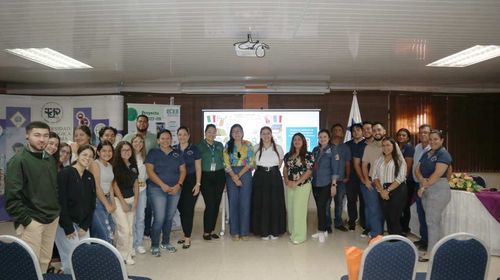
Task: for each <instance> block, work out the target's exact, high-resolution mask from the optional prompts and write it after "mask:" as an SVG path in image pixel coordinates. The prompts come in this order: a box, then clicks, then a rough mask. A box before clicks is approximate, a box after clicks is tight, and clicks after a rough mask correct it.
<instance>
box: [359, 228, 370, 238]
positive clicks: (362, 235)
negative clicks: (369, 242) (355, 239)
mask: <svg viewBox="0 0 500 280" xmlns="http://www.w3.org/2000/svg"><path fill="white" fill-rule="evenodd" d="M369 233H370V230H368V229H365V230H363V232H362V233H361V237H368V234H369Z"/></svg>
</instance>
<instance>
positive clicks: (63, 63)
mask: <svg viewBox="0 0 500 280" xmlns="http://www.w3.org/2000/svg"><path fill="white" fill-rule="evenodd" d="M6 51H7V52H8V53H11V54H13V55H17V56H19V57H22V58H24V59H27V60H31V61H33V62H36V63H40V64H43V65H45V66H48V67H50V68H54V69H88V68H92V66H90V65H87V64H85V63H82V62H80V61H78V60H76V59H73V58H71V57H69V56H66V55H64V54H62V53H60V52H57V51H55V50H53V49H49V48H42V49H36V48H30V49H6Z"/></svg>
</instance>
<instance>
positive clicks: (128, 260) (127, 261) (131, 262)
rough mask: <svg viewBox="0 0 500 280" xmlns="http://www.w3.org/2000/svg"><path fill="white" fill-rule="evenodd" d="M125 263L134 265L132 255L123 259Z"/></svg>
mask: <svg viewBox="0 0 500 280" xmlns="http://www.w3.org/2000/svg"><path fill="white" fill-rule="evenodd" d="M125 264H128V265H134V264H135V261H134V260H133V259H132V257H128V258H127V259H126V260H125Z"/></svg>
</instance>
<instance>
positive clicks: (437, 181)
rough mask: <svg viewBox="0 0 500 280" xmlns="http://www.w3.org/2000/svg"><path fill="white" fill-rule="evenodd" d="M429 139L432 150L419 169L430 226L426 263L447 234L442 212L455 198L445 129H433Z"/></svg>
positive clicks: (422, 258) (418, 173) (427, 220)
mask: <svg viewBox="0 0 500 280" xmlns="http://www.w3.org/2000/svg"><path fill="white" fill-rule="evenodd" d="M429 140H430V146H431V149H430V150H429V151H427V152H426V153H424V154H423V155H422V157H421V158H420V162H419V163H418V164H417V169H416V170H415V174H416V177H417V179H418V181H419V184H420V187H419V189H418V196H419V197H421V198H422V204H423V206H424V210H425V221H426V222H427V229H428V243H427V253H425V254H424V255H423V256H421V257H420V258H419V261H424V262H425V261H428V260H429V253H430V252H431V251H432V248H433V247H434V245H436V243H437V242H438V240H439V239H441V238H442V237H443V229H442V227H441V215H442V214H443V211H444V209H445V208H446V206H447V205H448V203H449V202H450V200H451V191H450V186H449V185H448V178H447V175H448V174H447V171H448V168H449V166H450V165H451V162H452V158H451V155H450V153H449V152H448V151H447V150H446V149H445V148H444V147H443V142H444V136H443V132H442V131H440V130H435V129H433V130H431V133H430V134H429Z"/></svg>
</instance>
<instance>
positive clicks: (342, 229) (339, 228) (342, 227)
mask: <svg viewBox="0 0 500 280" xmlns="http://www.w3.org/2000/svg"><path fill="white" fill-rule="evenodd" d="M335 228H336V229H338V230H340V231H347V228H346V227H345V226H343V225H340V226H335Z"/></svg>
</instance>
